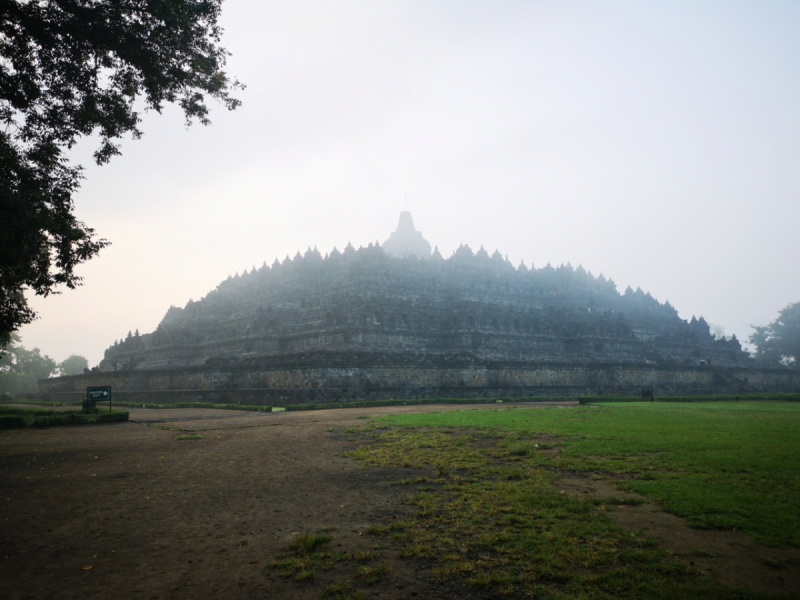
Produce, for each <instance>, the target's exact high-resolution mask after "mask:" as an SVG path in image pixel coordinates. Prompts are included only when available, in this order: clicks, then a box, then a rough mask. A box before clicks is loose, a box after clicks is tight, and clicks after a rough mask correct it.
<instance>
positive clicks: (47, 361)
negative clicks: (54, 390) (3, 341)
mask: <svg viewBox="0 0 800 600" xmlns="http://www.w3.org/2000/svg"><path fill="white" fill-rule="evenodd" d="M10 337H11V341H10V343H9V344H8V345H7V346H5V347H4V348H3V349H2V350H3V352H2V356H0V393H8V394H12V395H14V394H24V393H32V392H35V391H36V390H37V380H39V379H45V378H47V377H50V375H55V374H58V367H57V365H56V361H54V360H53V359H52V358H50V357H49V356H47V355H43V354H42V353H41V352H40V350H39V349H38V348H34V349H33V350H28V349H26V348H24V347H23V346H22V345H21V344H20V343H19V342H20V340H19V336H17V335H16V334H11V336H10Z"/></svg>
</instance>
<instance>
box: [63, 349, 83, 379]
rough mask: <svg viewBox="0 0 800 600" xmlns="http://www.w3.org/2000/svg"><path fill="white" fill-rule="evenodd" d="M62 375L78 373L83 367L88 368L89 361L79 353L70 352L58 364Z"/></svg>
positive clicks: (81, 371) (80, 372)
mask: <svg viewBox="0 0 800 600" xmlns="http://www.w3.org/2000/svg"><path fill="white" fill-rule="evenodd" d="M58 368H59V369H61V373H62V374H64V375H80V374H82V373H83V370H84V369H88V368H89V361H88V360H86V358H84V357H83V356H80V355H79V354H72V355H71V356H68V357H67V358H65V359H64V361H63V362H62V363H61V364H59V365H58Z"/></svg>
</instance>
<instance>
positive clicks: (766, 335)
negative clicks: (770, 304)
mask: <svg viewBox="0 0 800 600" xmlns="http://www.w3.org/2000/svg"><path fill="white" fill-rule="evenodd" d="M753 329H755V331H754V332H753V333H752V334H751V335H750V343H751V344H753V345H754V346H755V347H756V353H755V355H756V359H757V360H758V361H760V362H762V363H764V364H766V365H773V366H777V365H787V366H790V367H794V368H796V369H797V368H800V302H795V303H794V304H789V305H788V306H786V308H784V309H783V310H782V311H780V313H778V318H777V319H775V320H774V321H773V322H772V323H770V324H769V325H762V326H758V327H756V326H753Z"/></svg>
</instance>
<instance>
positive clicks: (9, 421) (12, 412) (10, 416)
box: [0, 407, 128, 429]
mask: <svg viewBox="0 0 800 600" xmlns="http://www.w3.org/2000/svg"><path fill="white" fill-rule="evenodd" d="M127 420H128V411H122V410H115V411H112V412H103V411H99V410H98V411H95V412H92V413H84V412H82V411H79V410H48V409H36V408H16V407H0V429H7V428H17V427H55V426H60V425H94V424H98V423H122V422H125V421H127Z"/></svg>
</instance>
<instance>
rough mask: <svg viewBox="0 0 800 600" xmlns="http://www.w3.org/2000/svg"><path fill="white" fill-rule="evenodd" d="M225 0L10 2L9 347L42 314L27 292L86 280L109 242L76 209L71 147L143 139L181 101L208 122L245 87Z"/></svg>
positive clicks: (5, 272)
mask: <svg viewBox="0 0 800 600" xmlns="http://www.w3.org/2000/svg"><path fill="white" fill-rule="evenodd" d="M221 3H222V0H0V239H2V240H3V251H2V252H0V346H3V345H5V344H7V343H9V341H10V334H11V332H13V331H16V330H17V329H18V328H19V327H20V326H21V325H23V324H25V323H29V322H31V321H32V320H33V319H34V318H35V317H36V315H35V313H34V312H33V310H31V309H30V307H29V306H28V305H27V303H26V301H25V296H24V293H25V291H26V290H31V291H32V292H33V293H35V294H37V295H41V296H47V295H49V294H53V293H59V290H58V288H59V287H60V286H66V287H67V288H74V287H76V286H78V285H80V284H81V278H80V277H79V276H78V275H76V274H75V267H76V266H77V265H79V264H80V263H82V262H84V261H86V260H89V259H90V258H92V257H93V256H95V255H96V254H97V253H98V252H99V251H100V250H101V249H102V248H104V247H105V246H106V245H108V242H107V241H106V240H103V239H98V238H97V237H96V236H95V232H94V230H93V229H91V228H90V227H87V226H86V225H85V224H84V223H82V222H81V221H79V220H77V219H76V218H75V216H74V214H73V206H74V204H73V195H74V194H75V192H76V191H77V190H78V188H79V184H80V180H81V177H82V175H81V167H80V166H79V165H72V164H70V163H69V161H68V160H67V159H65V157H64V156H63V152H64V151H65V150H66V149H69V148H71V147H72V146H73V145H74V144H75V143H76V142H77V141H78V139H80V138H81V137H84V136H88V135H91V134H95V133H96V134H98V136H99V140H100V144H99V147H98V148H97V150H96V151H95V153H94V158H95V160H96V162H97V163H98V164H104V163H106V162H108V161H109V159H110V158H111V157H112V156H114V155H115V154H119V145H118V144H117V143H116V140H119V139H120V138H121V137H122V136H124V135H127V134H130V135H132V137H133V138H134V139H138V138H139V137H141V135H142V132H141V131H140V130H139V127H138V125H139V121H140V117H139V111H140V110H141V108H139V107H142V108H143V109H144V110H155V111H157V112H161V110H162V108H163V106H164V104H165V103H177V104H178V105H179V106H180V107H181V109H182V110H183V113H184V115H185V118H186V124H187V125H188V124H191V123H192V122H194V121H195V120H197V121H199V122H200V123H202V124H204V125H205V124H208V123H209V118H208V107H207V105H206V99H207V98H208V97H210V98H214V99H216V100H219V101H220V102H222V104H223V105H224V106H225V107H227V108H228V109H229V110H233V109H234V108H236V107H237V106H238V105H239V101H238V100H236V99H235V98H233V97H231V95H230V93H231V91H232V90H234V89H237V88H242V87H243V86H241V84H239V83H238V82H237V81H235V80H230V79H229V78H228V76H227V75H226V74H225V72H224V67H225V61H226V57H227V56H228V53H227V52H226V50H225V49H224V48H222V47H221V46H220V44H219V42H220V35H221V33H222V30H221V28H220V27H219V25H218V24H217V19H218V17H219V14H220V5H221Z"/></svg>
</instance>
